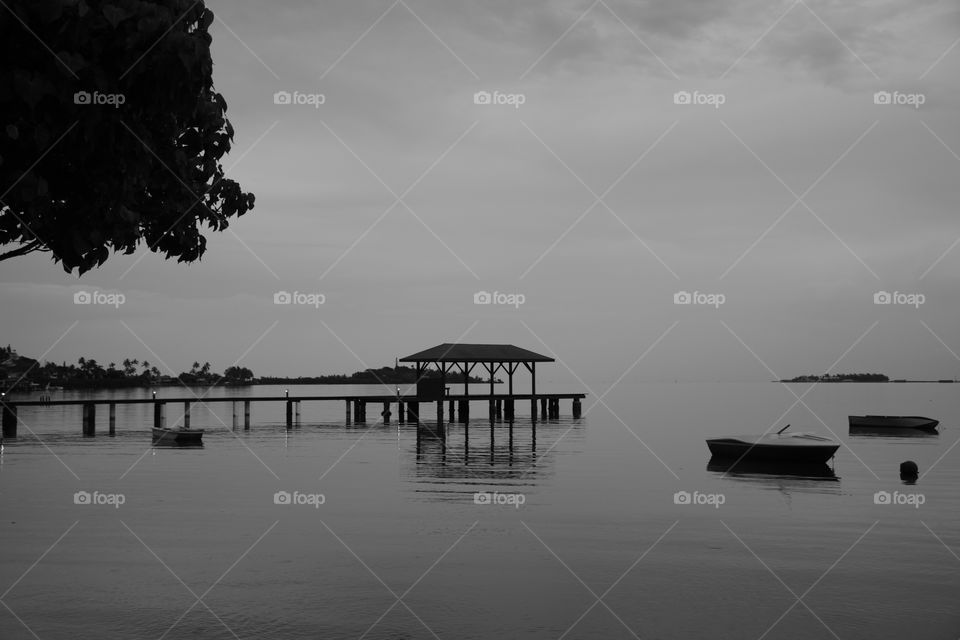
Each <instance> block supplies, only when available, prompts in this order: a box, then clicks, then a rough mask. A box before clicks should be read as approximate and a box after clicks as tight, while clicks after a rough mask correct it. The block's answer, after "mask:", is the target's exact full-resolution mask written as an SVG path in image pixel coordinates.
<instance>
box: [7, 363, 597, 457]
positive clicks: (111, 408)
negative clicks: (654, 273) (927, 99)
mask: <svg viewBox="0 0 960 640" xmlns="http://www.w3.org/2000/svg"><path fill="white" fill-rule="evenodd" d="M400 361H401V362H415V363H416V370H417V390H416V392H415V393H412V394H409V395H402V394H399V393H398V394H394V395H340V396H290V395H289V392H287V393H285V394H284V395H282V396H240V397H217V398H208V397H197V396H194V397H174V398H158V397H156V392H154V397H152V398H123V399H79V400H12V399H8V398H6V397H3V398H2V399H0V405H2V414H3V418H2V425H3V426H2V433H3V437H4V438H16V437H17V425H18V423H19V422H20V419H21V418H20V410H21V409H23V408H28V407H56V406H79V407H81V417H80V423H81V429H82V433H83V435H85V436H91V437H92V436H95V435H96V433H97V408H98V407H101V406H106V407H107V414H108V433H109V435H111V436H113V435H116V426H117V419H116V418H117V405H135V404H152V405H153V426H154V427H165V426H167V405H171V404H172V405H174V406H177V405H182V407H183V426H184V427H187V428H189V427H190V413H191V408H192V407H193V406H194V405H197V404H203V405H206V404H216V403H225V402H226V403H232V405H233V406H232V409H233V413H232V416H233V421H232V427H233V428H234V429H236V428H238V423H239V418H240V415H242V416H243V428H244V430H248V429H250V408H251V405H252V404H253V403H255V402H256V403H278V402H279V403H283V404H284V413H283V415H284V420H285V422H286V425H287V427H288V428H291V427H293V426H294V425H297V424H300V405H301V403H303V402H343V403H344V406H345V412H346V422H347V423H348V424H349V423H351V422H356V423H365V422H367V406H368V405H373V406H374V407H375V409H380V419H382V421H383V422H384V423H386V424H389V423H390V420H391V418H392V417H393V415H394V408H395V409H396V417H397V421H398V422H400V423H405V422H413V423H416V422H420V407H421V406H426V405H429V404H431V403H432V404H435V405H436V419H437V421H438V422H443V421H444V416H447V418H448V421H449V422H457V421H459V422H467V421H468V420H469V418H470V408H471V405H472V404H475V403H481V404H482V405H486V409H487V417H488V418H489V420H490V421H491V422H494V421H501V420H502V421H506V422H513V420H514V416H515V412H516V403H517V402H529V403H530V416H531V418H532V420H534V421H536V420H538V419H540V420H555V419H557V418H559V417H560V401H561V400H570V401H571V413H572V415H573V417H574V418H579V417H580V415H581V412H582V405H581V400H583V398H585V397H586V394H583V393H540V394H538V393H536V364H537V362H553V361H554V360H553V358H549V357H547V356H542V355H540V354H537V353H534V352H532V351H527V350H526V349H520V348H519V347H514V346H513V345H489V344H442V345H438V346H437V347H433V348H432V349H427V350H426V351H422V352H420V353H417V354H414V355H412V356H408V357H406V358H401V359H400ZM431 364H435V365H436V366H437V369H438V371H439V376H436V375H434V376H426V375H425V373H426V371H427V369H428V367H429V365H431ZM478 364H482V365H483V366H484V368H485V369H486V371H487V373H488V374H489V376H490V377H489V392H488V393H481V394H471V393H470V384H469V376H470V372H471V371H472V370H473V369H474V367H475V366H476V365H478ZM521 366H523V367H525V368H526V369H527V370H528V371H529V372H530V378H531V382H530V393H515V392H514V389H513V376H514V373H516V372H517V371H518V370H519V368H520V367H521ZM454 368H456V369H459V370H460V371H461V372H462V373H463V376H464V380H465V383H464V392H463V393H462V394H451V393H449V391H448V389H447V375H448V374H449V373H450V372H452V371H453V370H454ZM498 371H504V372H506V374H507V376H508V388H507V393H502V394H497V393H494V376H495V375H496V374H497V372H498ZM241 409H242V413H241ZM376 421H377V420H374V422H376Z"/></svg>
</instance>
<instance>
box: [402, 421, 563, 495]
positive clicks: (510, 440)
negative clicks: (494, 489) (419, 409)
mask: <svg viewBox="0 0 960 640" xmlns="http://www.w3.org/2000/svg"><path fill="white" fill-rule="evenodd" d="M578 422H579V420H575V421H574V425H572V427H573V428H574V429H578V430H579V428H580V427H579V426H577V423H578ZM569 428H570V426H569V425H568V423H566V422H556V421H552V422H540V423H537V422H536V421H534V420H529V419H524V420H523V421H522V422H517V423H514V422H487V421H468V422H465V423H460V424H453V423H447V424H433V423H429V422H425V423H422V424H419V425H417V426H416V475H417V476H420V477H427V478H436V479H460V480H471V479H475V480H489V479H512V478H520V477H531V476H532V475H534V474H537V473H538V471H540V470H539V469H538V465H539V464H541V463H542V462H543V459H544V457H545V456H546V455H547V453H548V452H549V451H550V450H551V447H552V445H553V443H554V442H555V441H556V439H557V438H559V437H561V434H564V433H566V432H567V431H568V430H569ZM558 431H559V432H558ZM545 440H546V441H545ZM531 479H532V478H531Z"/></svg>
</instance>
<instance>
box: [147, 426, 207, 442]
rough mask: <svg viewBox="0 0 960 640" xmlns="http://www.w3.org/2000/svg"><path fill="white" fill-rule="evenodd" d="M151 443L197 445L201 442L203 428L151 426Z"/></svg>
mask: <svg viewBox="0 0 960 640" xmlns="http://www.w3.org/2000/svg"><path fill="white" fill-rule="evenodd" d="M153 444H159V445H177V446H190V445H193V446H197V445H202V444H203V429H168V428H167V427H153Z"/></svg>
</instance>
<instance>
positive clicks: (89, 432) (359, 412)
mask: <svg viewBox="0 0 960 640" xmlns="http://www.w3.org/2000/svg"><path fill="white" fill-rule="evenodd" d="M585 397H586V395H585V394H582V393H547V394H539V395H534V394H514V395H513V396H509V395H502V394H501V395H493V396H491V395H469V396H468V395H464V394H457V395H446V396H444V397H443V398H442V399H430V400H428V399H425V398H420V397H419V396H416V395H410V396H395V395H392V396H388V395H369V396H357V395H351V396H241V397H221V398H196V397H192V398H183V397H177V398H155V399H154V398H125V399H101V400H52V401H43V400H7V399H4V400H3V401H0V404H2V410H3V437H4V438H16V437H17V424H18V423H19V421H20V419H21V418H20V413H21V410H22V409H26V408H42V407H80V409H81V411H80V416H79V421H80V425H81V429H82V433H83V435H85V436H95V435H96V434H97V408H98V407H107V415H108V422H107V424H108V427H107V429H108V433H109V435H111V436H113V435H116V428H117V405H153V426H155V427H165V426H167V424H166V423H167V406H168V405H173V406H182V407H183V426H184V427H188V428H189V427H190V413H191V408H192V407H193V406H194V405H198V404H199V405H204V404H207V405H209V404H218V403H220V404H222V403H232V405H233V407H232V408H233V422H232V426H233V427H234V428H237V427H238V426H239V421H240V420H239V419H240V416H242V417H243V418H242V419H243V428H244V430H248V429H250V407H251V405H252V404H253V403H282V404H283V405H284V411H283V414H282V415H283V416H284V420H285V422H286V425H287V427H293V426H294V425H297V424H300V405H301V403H303V402H343V403H344V406H345V408H346V422H347V423H348V424H350V423H364V422H367V421H368V420H367V407H368V406H373V407H375V408H376V409H380V414H379V418H378V419H377V420H374V422H376V421H378V420H379V419H380V418H382V420H383V422H384V423H385V424H389V423H390V421H391V418H392V417H393V416H394V415H396V418H397V421H398V422H400V423H405V422H420V408H421V407H422V406H426V405H430V404H435V405H436V408H437V420H439V421H444V417H447V421H449V422H457V421H459V422H466V421H467V420H468V419H469V417H470V405H471V404H472V403H481V404H485V405H486V407H487V414H488V416H489V418H490V419H491V420H498V421H499V420H504V421H507V422H512V421H513V419H514V409H515V406H516V405H515V403H516V402H518V401H519V402H522V401H529V402H530V416H531V418H532V419H533V420H537V419H538V418H539V419H541V420H554V419H557V418H559V417H560V401H561V400H571V401H572V402H571V412H572V415H573V417H575V418H579V417H580V414H581V406H582V405H581V400H582V399H583V398H585ZM394 411H396V413H394Z"/></svg>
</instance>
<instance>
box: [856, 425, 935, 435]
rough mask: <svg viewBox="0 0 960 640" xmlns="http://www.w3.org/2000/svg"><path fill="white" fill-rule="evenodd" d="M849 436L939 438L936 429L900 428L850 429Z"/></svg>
mask: <svg viewBox="0 0 960 640" xmlns="http://www.w3.org/2000/svg"><path fill="white" fill-rule="evenodd" d="M850 435H851V436H854V437H858V436H869V437H882V438H939V437H940V432H939V431H937V430H936V429H933V430H931V431H922V430H920V429H904V428H900V427H850Z"/></svg>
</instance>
